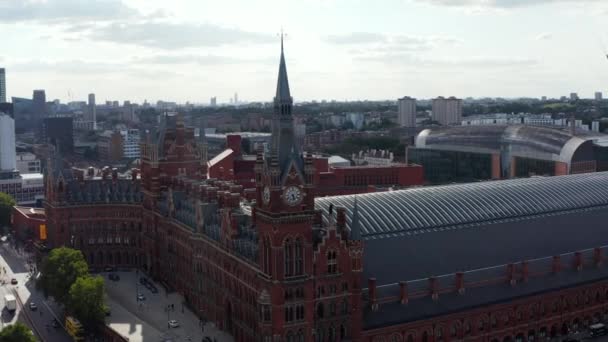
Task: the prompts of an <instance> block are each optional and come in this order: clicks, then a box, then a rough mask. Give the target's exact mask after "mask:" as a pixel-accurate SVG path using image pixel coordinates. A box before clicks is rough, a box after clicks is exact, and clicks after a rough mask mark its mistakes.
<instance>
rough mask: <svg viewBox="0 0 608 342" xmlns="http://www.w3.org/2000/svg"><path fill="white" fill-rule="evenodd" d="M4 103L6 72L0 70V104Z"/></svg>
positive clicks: (2, 69)
mask: <svg viewBox="0 0 608 342" xmlns="http://www.w3.org/2000/svg"><path fill="white" fill-rule="evenodd" d="M4 102H6V70H4V68H0V103H4Z"/></svg>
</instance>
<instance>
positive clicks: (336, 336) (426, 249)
mask: <svg viewBox="0 0 608 342" xmlns="http://www.w3.org/2000/svg"><path fill="white" fill-rule="evenodd" d="M282 50H283V49H282V46H281V59H280V66H279V77H278V82H277V89H276V94H275V97H274V101H273V107H274V114H273V118H272V142H271V146H270V149H269V151H267V152H262V151H260V152H259V153H258V154H257V155H256V157H255V162H254V163H255V166H254V177H255V186H254V188H251V189H245V188H244V187H243V186H242V185H239V184H236V183H234V182H232V181H229V180H218V179H211V178H207V177H206V175H207V174H208V170H207V165H208V164H207V153H206V143H205V140H204V135H203V137H201V138H199V139H197V138H195V136H194V130H193V129H192V128H189V127H186V126H185V125H184V122H183V119H182V118H181V116H180V115H165V116H163V118H162V120H161V123H160V126H159V128H158V129H157V130H155V129H152V130H150V131H149V132H148V133H147V134H146V136H145V137H144V138H143V139H142V157H141V170H140V171H141V172H139V170H132V171H131V172H130V174H129V175H119V174H118V172H117V171H116V170H110V169H109V168H104V169H103V170H102V171H101V173H96V172H95V170H93V169H89V170H86V171H80V170H75V169H66V168H65V167H64V165H63V164H62V162H61V158H60V156H59V155H57V154H55V156H53V158H50V160H49V165H50V167H49V171H48V172H47V175H46V182H47V183H46V184H47V200H46V202H45V212H46V215H47V226H48V244H49V246H50V247H57V246H63V245H65V246H72V247H75V248H78V249H80V250H81V251H82V252H83V254H84V255H85V257H86V258H87V260H88V261H89V263H90V264H91V267H92V268H103V267H105V266H108V265H112V266H118V267H137V268H139V269H141V270H143V272H145V273H147V274H149V275H150V276H152V277H153V278H155V279H157V280H159V281H161V282H163V283H164V284H166V286H168V287H169V288H171V289H175V290H177V291H179V292H180V293H181V294H183V295H184V298H185V300H186V304H187V305H188V306H189V307H190V308H191V309H192V311H193V312H195V313H197V314H199V315H201V316H202V317H205V318H206V319H209V320H211V321H212V322H214V323H215V324H216V325H217V326H218V327H219V328H220V329H223V330H225V331H227V332H229V333H230V334H231V335H232V336H233V337H234V339H235V341H261V342H278V341H285V342H300V341H318V342H334V341H357V342H359V341H366V342H368V341H369V342H387V341H390V342H403V341H407V342H435V341H437V342H439V341H452V340H463V339H467V340H472V341H488V342H507V341H524V339H527V340H528V341H533V340H537V339H539V338H545V337H549V336H559V335H565V334H567V332H568V331H570V330H572V329H578V327H580V326H582V325H585V324H589V323H590V322H595V321H600V320H604V319H607V318H608V281H607V280H606V279H608V267H606V266H605V265H604V263H605V261H606V257H605V252H606V247H605V246H607V245H608V237H606V234H604V231H605V224H604V223H605V221H606V219H608V173H593V174H580V175H570V176H563V177H550V178H529V179H515V180H507V181H496V182H477V183H472V184H463V185H449V186H441V187H429V188H417V189H409V190H400V191H388V192H379V193H371V194H363V195H357V196H352V195H350V196H332V197H323V198H317V195H318V194H319V191H320V190H322V189H319V188H320V185H319V183H318V182H317V181H316V180H315V177H316V175H317V174H318V172H317V171H316V164H315V160H314V158H313V157H312V155H310V154H308V153H303V152H302V151H300V146H298V145H297V144H296V142H295V141H296V140H295V132H294V129H293V125H292V123H293V116H292V110H293V99H292V97H291V93H290V89H289V84H288V78H287V69H286V63H285V58H284V54H283V51H282ZM140 173H141V177H140V176H139V175H140ZM368 176H370V177H372V176H374V175H373V174H370V175H368ZM582 220H584V221H585V224H584V225H581V224H580V222H582ZM573 236H576V238H572V237H573ZM480 242H482V243H480ZM463 251H466V252H463Z"/></svg>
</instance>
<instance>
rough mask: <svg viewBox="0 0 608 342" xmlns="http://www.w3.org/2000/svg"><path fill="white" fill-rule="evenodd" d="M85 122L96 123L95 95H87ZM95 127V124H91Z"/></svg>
mask: <svg viewBox="0 0 608 342" xmlns="http://www.w3.org/2000/svg"><path fill="white" fill-rule="evenodd" d="M85 121H92V122H96V121H97V107H96V105H95V94H89V103H88V106H87V117H86V120H85ZM93 126H95V124H93Z"/></svg>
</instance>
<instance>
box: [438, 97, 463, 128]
mask: <svg viewBox="0 0 608 342" xmlns="http://www.w3.org/2000/svg"><path fill="white" fill-rule="evenodd" d="M432 111H433V120H434V121H437V122H438V123H439V124H440V125H446V126H447V125H454V124H460V121H462V100H461V99H457V98H455V97H453V96H452V97H450V98H447V99H446V98H444V97H443V96H440V97H438V98H436V99H433V107H432Z"/></svg>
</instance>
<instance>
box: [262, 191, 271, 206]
mask: <svg viewBox="0 0 608 342" xmlns="http://www.w3.org/2000/svg"><path fill="white" fill-rule="evenodd" d="M262 200H263V201H264V204H268V202H270V189H268V187H264V192H262Z"/></svg>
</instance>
